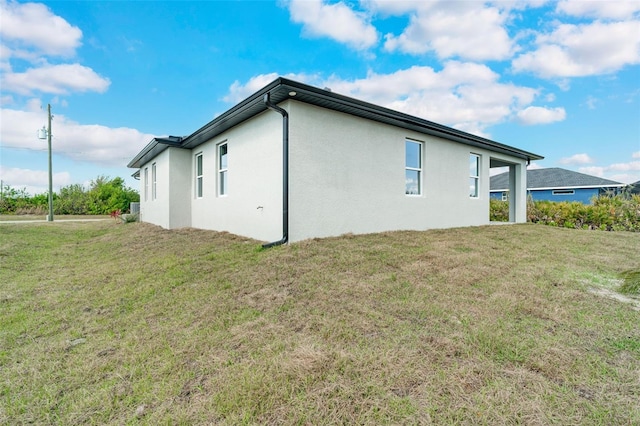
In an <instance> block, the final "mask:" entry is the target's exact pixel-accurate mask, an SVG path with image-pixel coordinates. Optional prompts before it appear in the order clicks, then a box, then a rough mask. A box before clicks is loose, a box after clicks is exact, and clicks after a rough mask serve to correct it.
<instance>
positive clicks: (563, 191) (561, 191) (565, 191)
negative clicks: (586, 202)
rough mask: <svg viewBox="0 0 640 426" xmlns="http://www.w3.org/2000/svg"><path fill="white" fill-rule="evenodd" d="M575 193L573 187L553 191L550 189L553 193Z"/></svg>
mask: <svg viewBox="0 0 640 426" xmlns="http://www.w3.org/2000/svg"><path fill="white" fill-rule="evenodd" d="M575 193H576V191H574V190H573V189H556V190H555V191H552V194H553V195H574V194H575Z"/></svg>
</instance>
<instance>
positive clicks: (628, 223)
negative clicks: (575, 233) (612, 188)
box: [490, 193, 640, 232]
mask: <svg viewBox="0 0 640 426" xmlns="http://www.w3.org/2000/svg"><path fill="white" fill-rule="evenodd" d="M490 202H491V207H490V210H491V211H490V217H491V220H493V221H499V222H506V221H508V220H509V206H508V203H507V202H506V201H500V200H494V199H492V200H491V201H490ZM527 220H528V221H529V222H533V223H542V224H544V225H550V226H560V227H564V228H576V229H597V230H602V231H633V232H640V195H638V194H630V193H622V194H619V195H611V196H609V195H603V196H600V197H597V198H595V199H593V200H592V203H591V204H582V203H579V202H576V201H574V202H566V201H564V202H554V201H533V200H531V199H529V201H528V202H527Z"/></svg>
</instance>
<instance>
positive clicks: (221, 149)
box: [218, 143, 229, 195]
mask: <svg viewBox="0 0 640 426" xmlns="http://www.w3.org/2000/svg"><path fill="white" fill-rule="evenodd" d="M228 181H229V178H228V175H227V144H226V143H222V144H220V145H218V195H227V194H228V186H229V182H228Z"/></svg>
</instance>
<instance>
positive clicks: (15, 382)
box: [0, 221, 640, 425]
mask: <svg viewBox="0 0 640 426" xmlns="http://www.w3.org/2000/svg"><path fill="white" fill-rule="evenodd" d="M638 253H640V234H637V233H625V232H595V231H579V230H568V229H558V228H552V227H545V226H542V225H530V224H529V225H511V226H486V227H475V228H463V229H452V230H438V231H428V232H394V233H382V234H374V235H364V236H344V237H340V238H329V239H322V240H314V241H307V242H302V243H296V244H291V245H289V246H285V247H277V248H273V249H269V250H261V249H260V246H259V244H258V242H256V241H252V240H247V239H243V238H240V237H235V236H232V235H229V234H224V233H215V232H209V231H201V230H194V229H184V230H177V231H166V230H162V229H160V228H157V227H154V226H151V225H147V224H140V223H130V224H116V223H115V222H113V221H103V222H67V223H64V222H55V223H53V224H49V223H39V224H1V225H0V424H12V425H16V424H27V423H36V424H80V423H89V424H118V425H119V424H153V425H155V424H223V425H236V424H301V425H304V424H310V425H320V424H393V425H396V424H472V425H476V424H528V425H538V424H540V425H542V424H559V425H570V424H594V425H612V424H619V425H624V424H629V425H631V424H640V403H639V401H640V311H638V310H636V308H637V306H635V305H633V304H630V303H623V302H621V301H618V300H615V299H612V298H608V297H603V296H602V295H600V294H595V293H594V292H592V291H590V290H591V289H593V288H598V289H609V290H611V289H613V288H615V287H616V286H618V285H619V284H620V281H619V278H620V276H621V275H620V274H622V273H623V272H625V271H633V270H636V271H637V270H638V269H640V256H639V255H638Z"/></svg>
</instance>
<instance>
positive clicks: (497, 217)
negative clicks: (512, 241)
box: [489, 198, 509, 222]
mask: <svg viewBox="0 0 640 426" xmlns="http://www.w3.org/2000/svg"><path fill="white" fill-rule="evenodd" d="M489 220H490V221H492V222H508V221H509V203H508V202H507V201H502V200H496V199H493V198H490V199H489Z"/></svg>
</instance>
